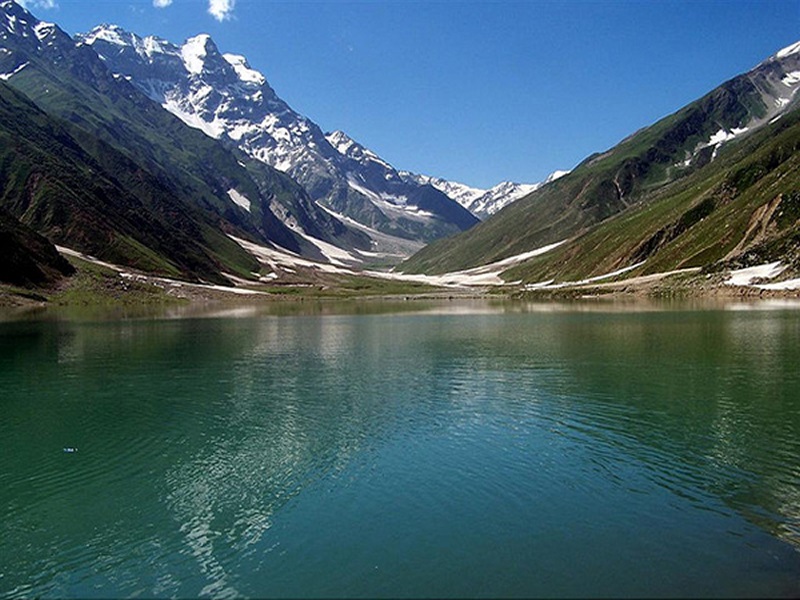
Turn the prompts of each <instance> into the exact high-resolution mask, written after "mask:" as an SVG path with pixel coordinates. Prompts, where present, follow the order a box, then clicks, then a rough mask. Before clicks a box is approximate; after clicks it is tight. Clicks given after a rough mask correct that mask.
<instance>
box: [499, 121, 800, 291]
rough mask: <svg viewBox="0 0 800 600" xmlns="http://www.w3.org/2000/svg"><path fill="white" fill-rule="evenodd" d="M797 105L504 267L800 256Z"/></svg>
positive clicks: (669, 265) (576, 275)
mask: <svg viewBox="0 0 800 600" xmlns="http://www.w3.org/2000/svg"><path fill="white" fill-rule="evenodd" d="M798 219H800V111H795V112H794V113H791V114H789V115H787V116H786V117H784V118H782V119H781V120H779V121H778V122H777V123H775V124H774V125H772V126H770V127H768V128H765V129H762V130H760V131H758V132H756V133H755V134H753V135H751V136H749V137H747V138H744V139H742V140H741V141H740V142H738V143H730V144H729V145H728V146H727V147H725V148H723V150H722V151H720V155H719V156H718V157H717V158H716V160H715V161H714V162H713V163H711V164H710V165H709V166H708V167H706V168H705V169H703V170H702V171H699V172H696V173H695V174H693V175H691V176H689V177H686V178H684V179H681V180H679V181H676V182H674V183H672V184H670V185H668V186H665V187H663V188H660V189H659V190H657V191H656V192H653V193H652V194H651V196H650V197H649V198H648V199H647V201H646V202H641V203H639V204H637V205H635V206H632V207H631V208H629V209H627V210H626V211H624V212H623V213H621V214H620V215H618V216H616V217H614V218H612V219H609V220H608V221H606V222H604V223H601V224H600V225H598V226H596V227H594V228H593V229H591V230H590V231H588V232H586V233H584V234H583V235H580V236H577V237H576V238H574V239H572V240H571V241H570V242H568V243H567V244H564V245H562V246H560V247H558V248H557V249H556V250H554V251H551V252H550V253H547V254H544V255H542V256H540V257H537V258H535V259H532V260H530V261H528V262H526V263H524V264H522V265H520V266H518V267H515V268H513V269H511V270H509V271H507V272H506V273H505V274H504V277H506V278H508V279H510V280H518V279H520V280H523V281H526V282H536V281H546V280H549V279H556V280H558V281H574V280H580V279H583V278H587V277H591V276H595V275H599V274H603V273H608V272H611V271H614V270H616V269H619V268H623V267H627V266H631V265H633V264H637V263H639V262H642V261H644V262H645V264H644V265H643V266H642V267H641V268H640V269H638V270H637V272H636V273H637V274H649V273H657V272H664V271H669V270H673V269H680V268H688V267H706V268H707V269H708V268H712V266H713V265H715V264H718V263H720V262H722V261H724V262H725V263H728V264H736V265H748V264H754V263H757V262H765V261H771V260H779V259H782V260H784V261H788V262H790V263H796V262H797V261H798V255H800V225H798V223H799V221H798Z"/></svg>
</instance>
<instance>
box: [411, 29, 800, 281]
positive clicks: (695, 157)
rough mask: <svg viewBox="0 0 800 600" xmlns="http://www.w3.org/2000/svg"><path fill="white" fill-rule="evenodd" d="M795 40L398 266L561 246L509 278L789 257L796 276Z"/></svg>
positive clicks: (799, 191) (452, 264)
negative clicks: (676, 109)
mask: <svg viewBox="0 0 800 600" xmlns="http://www.w3.org/2000/svg"><path fill="white" fill-rule="evenodd" d="M798 88H800V42H799V43H797V44H794V45H792V46H789V47H787V48H784V49H783V50H781V51H779V52H777V53H776V54H775V55H774V56H772V57H770V58H768V59H767V60H765V61H763V62H762V63H760V64H759V65H757V66H756V67H755V68H753V69H752V70H750V71H749V72H747V73H744V74H742V75H740V76H738V77H735V78H733V79H731V80H730V81H727V82H725V83H723V84H722V85H721V86H719V87H718V88H716V89H714V90H712V91H711V92H709V93H708V94H706V95H705V96H703V97H702V98H700V99H699V100H697V101H695V102H692V103H691V104H689V105H687V106H686V107H684V108H682V109H681V110H679V111H677V112H676V113H674V114H672V115H670V116H668V117H666V118H664V119H662V120H660V121H659V122H657V123H655V124H653V125H651V126H650V127H647V128H645V129H643V130H641V131H638V132H636V133H635V134H633V135H631V136H630V137H628V138H627V139H625V140H623V141H622V142H621V143H620V144H619V145H617V146H615V147H614V148H611V149H610V150H607V151H605V152H601V153H598V154H594V155H592V156H589V157H588V158H587V159H585V160H584V161H583V162H582V163H581V164H580V165H578V166H577V167H576V168H575V169H574V170H573V171H572V172H571V173H569V174H568V175H565V176H564V177H562V178H560V179H558V180H557V181H555V182H553V183H552V184H550V185H547V186H543V187H541V188H538V189H537V190H535V191H534V192H532V193H531V194H529V195H528V196H526V197H524V198H523V199H521V200H518V201H517V202H514V203H513V204H511V205H510V206H508V207H507V208H505V209H504V210H501V211H500V212H499V213H497V214H496V215H495V216H493V217H492V218H490V219H488V220H486V221H485V222H483V223H481V224H479V225H477V226H476V227H474V228H472V229H470V230H469V231H467V232H465V233H463V234H459V235H457V236H454V237H451V238H448V239H445V240H440V241H437V242H434V243H432V244H430V245H429V246H427V247H426V248H424V249H423V250H421V251H420V252H419V253H418V254H416V255H415V256H413V257H412V258H411V259H409V260H408V261H407V262H406V263H404V264H403V265H401V266H400V267H399V268H400V269H401V270H403V271H406V272H423V273H444V272H452V271H458V270H461V269H467V268H470V267H475V266H478V265H485V264H489V263H493V262H496V261H500V260H503V259H508V258H510V257H513V256H524V255H525V254H526V253H530V252H532V251H534V250H536V249H539V248H544V247H547V246H549V245H551V244H556V243H558V244H559V245H558V247H557V248H555V249H553V250H551V251H549V252H544V253H542V254H540V255H537V256H535V257H530V258H529V259H528V260H526V261H524V262H522V263H521V264H518V265H516V266H514V267H513V268H509V269H508V270H507V272H506V273H504V277H505V278H506V279H507V280H509V281H520V282H522V283H526V282H530V283H542V282H558V281H577V280H583V279H585V278H590V277H593V276H598V275H601V274H604V273H611V272H614V271H615V270H618V269H629V268H631V267H634V266H635V267H636V270H635V271H634V273H638V274H647V273H657V272H664V271H669V270H673V269H684V268H690V267H702V268H705V269H714V268H724V267H725V266H726V265H727V266H730V265H737V264H739V265H741V264H752V263H753V262H757V261H777V260H782V261H784V262H785V263H787V264H792V265H794V267H795V269H796V270H797V269H800V263H798V256H800V222H798V220H797V219H798V217H800V207H799V206H800V205H798V198H800V156H799V155H798V149H800V125H798V121H800V112H799V111H798V110H797V109H798V105H800V95H798V94H797V90H798Z"/></svg>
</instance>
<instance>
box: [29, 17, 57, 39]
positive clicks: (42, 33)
mask: <svg viewBox="0 0 800 600" xmlns="http://www.w3.org/2000/svg"><path fill="white" fill-rule="evenodd" d="M55 30H56V25H55V23H47V22H46V21H39V22H38V23H37V24H36V25H34V26H33V32H34V33H35V34H36V37H37V38H39V40H44V38H46V37H47V36H48V35H50V34H51V33H53V32H54V31H55Z"/></svg>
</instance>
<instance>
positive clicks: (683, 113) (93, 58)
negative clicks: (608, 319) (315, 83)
mask: <svg viewBox="0 0 800 600" xmlns="http://www.w3.org/2000/svg"><path fill="white" fill-rule="evenodd" d="M798 88H800V43H798V44H794V45H792V46H789V47H787V48H785V49H783V50H781V51H779V52H778V53H776V54H775V55H774V56H772V57H770V58H768V59H767V60H765V61H764V62H762V63H761V64H759V65H757V66H756V67H755V68H753V69H752V70H750V71H749V72H747V73H745V74H743V75H740V76H739V77H736V78H733V79H731V80H730V81H728V82H725V83H724V84H722V85H721V86H719V87H718V88H716V89H714V90H712V91H711V92H709V93H708V94H706V95H705V96H703V97H702V98H700V99H699V100H697V101H695V102H693V103H691V104H689V105H688V106H686V107H684V108H682V109H681V110H679V111H677V112H676V113H674V114H673V115H670V116H668V117H666V118H664V119H662V120H661V121H659V122H657V123H655V124H653V125H651V126H650V127H647V128H645V129H643V130H641V131H638V132H636V133H635V134H633V135H631V136H630V137H629V138H627V139H625V140H623V141H622V142H621V143H620V144H618V145H617V146H615V147H614V148H611V149H610V150H607V151H605V152H602V153H598V154H595V155H592V156H590V157H588V158H587V159H586V160H584V161H583V162H582V163H581V164H580V165H578V166H577V167H576V168H575V169H573V170H572V171H571V172H564V171H561V172H556V173H554V174H553V175H551V176H550V177H549V178H548V179H547V181H545V182H542V183H540V184H516V183H508V182H506V183H502V184H498V185H497V186H495V187H493V188H491V189H488V190H485V189H477V188H473V187H470V186H467V185H464V184H460V183H456V182H452V181H447V180H444V179H441V178H437V177H433V176H428V175H420V174H414V173H410V172H407V171H401V170H397V169H395V168H394V167H393V166H392V165H391V164H389V163H388V162H387V161H385V160H383V159H382V158H381V157H379V156H378V155H377V154H376V153H374V152H372V151H371V150H369V149H368V148H365V147H364V146H362V145H361V144H359V143H358V142H356V141H355V140H353V139H352V138H350V137H349V136H348V135H347V134H346V133H344V132H341V131H334V132H330V133H327V134H326V133H323V131H322V130H321V129H320V128H319V127H318V126H317V125H316V124H314V123H313V122H312V121H311V120H309V119H308V118H306V117H304V116H302V115H299V114H298V113H297V112H295V111H294V110H292V109H291V107H289V106H288V105H287V104H286V103H285V102H284V101H283V100H281V99H280V98H279V97H278V96H277V94H276V93H275V92H274V90H272V88H271V87H270V86H269V84H268V83H267V80H266V78H265V77H264V76H263V75H262V74H261V73H259V72H258V71H256V70H254V69H252V68H251V67H250V66H249V64H248V62H247V60H246V59H245V58H244V57H242V56H238V55H232V54H222V53H221V52H220V51H219V50H218V48H217V47H216V45H215V44H214V42H213V40H212V39H211V38H210V37H209V36H207V35H199V36H196V37H194V38H191V39H189V40H187V41H186V42H185V43H184V44H183V45H180V46H178V45H175V44H172V43H170V42H168V41H165V40H161V39H158V38H154V37H145V38H142V37H139V36H137V35H136V34H133V33H129V32H126V31H124V30H122V29H120V28H119V27H115V26H112V25H103V26H100V27H97V28H95V29H94V30H92V31H91V32H89V33H87V34H85V35H80V36H76V38H75V39H73V38H72V37H70V36H69V35H68V34H66V33H65V32H63V31H62V30H61V29H60V28H59V27H58V26H57V25H55V24H52V23H46V22H43V21H40V20H38V19H36V18H35V17H34V16H33V15H31V14H30V13H29V12H28V11H27V10H25V9H24V8H22V7H21V6H19V5H18V4H16V3H15V2H13V1H12V0H0V141H2V144H0V233H2V235H3V239H2V244H0V245H2V248H0V250H2V251H3V257H2V258H0V279H2V280H4V281H7V282H12V283H15V284H17V285H40V284H42V283H48V282H49V283H52V282H54V281H57V280H58V279H59V277H62V276H64V275H65V274H67V273H69V272H70V270H71V267H70V265H69V264H67V263H66V262H64V261H63V259H61V258H60V257H59V256H58V253H57V252H56V251H55V249H54V248H53V247H52V244H59V245H62V246H65V247H68V248H71V249H73V250H77V251H79V252H83V253H85V254H89V255H93V256H95V257H97V258H99V259H102V260H105V261H108V262H112V263H116V264H118V265H122V266H129V267H132V268H137V269H141V270H143V271H147V272H151V273H158V274H163V275H167V276H171V277H180V278H183V279H188V280H194V281H206V282H214V283H230V282H231V281H234V280H239V279H247V280H250V281H253V282H257V281H258V280H259V279H260V278H262V276H265V275H274V274H272V273H265V272H264V269H265V268H266V267H265V266H264V264H263V261H262V260H259V259H258V258H257V257H256V256H255V254H258V253H259V252H261V250H258V252H256V251H254V248H261V249H267V250H268V251H273V250H274V251H279V252H283V253H288V255H292V256H296V257H302V258H303V259H311V260H314V261H319V262H321V263H331V265H333V264H334V263H335V265H336V266H343V265H344V266H346V267H348V268H353V269H358V268H359V267H360V266H363V265H367V264H369V265H378V264H382V265H384V266H385V265H387V264H392V263H396V262H397V261H398V260H401V259H402V258H404V257H408V256H409V255H410V254H411V253H412V252H414V251H415V250H418V249H419V248H421V247H422V246H423V245H425V244H428V245H427V246H425V247H424V248H422V249H421V250H420V251H419V252H417V253H416V254H415V255H414V256H412V257H411V258H410V259H408V260H407V261H406V262H404V263H403V264H402V265H401V266H400V267H399V268H400V270H402V271H405V272H406V273H425V274H436V273H444V272H453V271H461V270H464V269H468V268H471V267H477V266H481V265H487V264H491V263H497V262H498V261H504V262H502V263H501V264H503V265H507V271H506V272H505V273H504V274H503V276H504V277H505V278H506V279H507V280H509V281H519V282H521V284H522V285H539V284H541V283H542V282H549V281H553V282H557V281H568V280H572V281H574V280H580V279H582V278H584V279H585V278H592V277H596V276H598V275H601V274H604V273H610V272H615V271H617V270H625V271H631V272H633V273H635V274H648V273H657V272H663V271H669V270H678V269H685V268H690V267H701V268H703V269H707V270H714V269H722V268H727V267H730V266H731V265H749V264H754V263H755V262H758V261H778V260H780V261H782V262H783V263H784V264H787V265H793V268H794V270H795V271H800V153H799V152H798V150H799V149H800V111H798V110H797V108H798V105H799V104H800V95H798V94H797V93H796V92H797V90H798ZM478 217H480V218H481V219H484V221H483V222H479V219H478ZM546 247H547V248H550V250H549V251H547V252H543V251H541V252H534V251H537V250H540V249H542V248H546ZM262 254H263V253H262ZM334 256H335V258H333V257H334ZM514 257H516V258H514ZM262 258H263V257H262ZM512 258H513V259H514V260H508V259H512ZM312 264H313V263H312ZM504 268H506V267H504Z"/></svg>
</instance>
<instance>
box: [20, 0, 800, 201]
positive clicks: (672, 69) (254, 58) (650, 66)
mask: <svg viewBox="0 0 800 600" xmlns="http://www.w3.org/2000/svg"><path fill="white" fill-rule="evenodd" d="M160 1H161V3H162V4H168V5H167V6H164V7H162V8H157V7H156V6H155V5H154V4H155V3H157V2H158V0H156V1H155V2H154V0H26V2H25V3H26V4H27V5H28V8H29V9H31V10H32V11H33V12H34V14H36V15H37V16H39V17H40V18H42V19H45V20H50V21H55V22H57V23H58V24H59V25H61V27H62V28H64V29H65V30H66V31H68V32H69V33H76V32H82V31H87V30H88V29H90V28H91V27H92V26H94V25H96V24H98V23H102V22H107V23H116V24H118V25H120V26H122V27H124V28H126V29H129V30H131V31H135V32H136V33H138V34H140V35H143V36H144V35H150V34H155V35H158V36H161V37H164V38H166V39H169V40H170V41H173V42H176V43H178V42H182V41H183V40H184V39H185V38H187V37H190V36H192V35H196V34H197V33H200V32H206V33H210V34H211V35H212V37H213V38H214V40H215V41H216V42H217V45H218V46H219V47H220V49H221V50H222V51H223V52H233V53H237V54H244V55H245V56H247V58H248V60H249V62H250V64H251V66H252V67H254V68H256V69H258V70H260V71H261V72H263V73H264V75H265V76H266V77H267V79H268V80H269V82H270V84H271V85H272V87H273V88H274V89H275V91H276V92H277V93H278V95H279V96H281V97H282V98H283V99H284V100H286V101H287V102H288V103H289V104H290V105H291V106H292V107H293V108H295V110H297V111H298V112H300V113H302V114H304V115H306V116H308V117H310V118H311V119H312V120H314V121H315V122H317V123H318V124H319V125H320V126H321V127H322V128H323V129H324V130H326V131H329V130H334V129H342V130H344V131H345V132H347V133H348V134H350V135H351V136H352V137H353V138H355V139H356V140H358V141H360V142H361V143H363V144H364V145H366V146H367V147H370V148H372V149H373V150H374V151H376V152H377V153H378V154H380V155H381V156H382V157H383V158H385V159H386V160H388V161H389V162H391V163H392V164H393V165H395V166H396V167H397V168H400V169H408V170H413V171H417V172H421V173H426V174H430V175H436V176H440V177H446V178H448V179H452V180H456V181H461V182H464V183H467V184H471V185H475V186H481V187H489V186H491V185H494V184H495V183H497V182H499V181H501V180H513V181H522V182H534V181H539V180H541V179H543V178H544V177H546V176H547V174H548V173H549V172H551V171H553V170H555V169H569V168H572V167H573V166H574V165H575V164H577V163H578V162H580V161H581V160H582V159H583V158H584V157H586V156H587V155H589V154H591V153H592V152H597V151H601V150H604V149H607V148H609V147H611V146H613V145H614V144H616V143H617V142H618V141H620V140H621V139H622V138H624V137H626V136H627V135H629V134H630V133H633V132H634V131H635V130H637V129H639V128H641V127H643V126H645V125H648V124H650V123H652V122H654V121H656V120H657V119H659V118H661V117H663V116H666V115H667V114H670V113H672V112H674V111H676V110H677V109H679V108H680V107H681V106H683V105H685V104H687V103H688V102H690V101H692V100H694V99H696V98H698V97H699V96H701V95H703V94H704V93H706V92H707V91H710V90H711V89H712V88H714V87H715V86H717V85H719V84H720V83H722V82H724V81H726V80H727V79H730V78H731V77H733V76H735V75H737V74H739V73H741V72H744V71H747V70H748V69H750V68H751V67H753V66H755V65H756V64H757V63H759V62H760V61H761V60H763V59H764V58H766V57H768V56H769V55H771V54H773V53H774V52H776V51H777V50H779V49H780V48H783V47H785V46H788V45H789V44H791V43H794V42H796V41H798V40H800V0H746V1H743V0H681V1H674V0H626V1H623V0H571V1H567V0H530V1H517V2H503V1H483V2H458V1H438V2H409V1H400V0H395V1H377V2H371V1H367V0H361V1H336V0H329V1H324V0H317V1H315V2H308V1H303V0H300V1H287V0H284V1H271V0H235V3H234V4H233V7H232V9H231V7H230V6H228V7H227V8H228V9H229V10H228V11H227V12H226V11H225V8H226V5H229V3H230V0H172V2H169V0H160ZM209 2H217V3H218V12H217V16H218V17H220V18H222V19H221V20H220V19H218V18H215V17H214V16H213V15H211V14H210V13H209ZM53 4H54V6H49V5H53Z"/></svg>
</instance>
